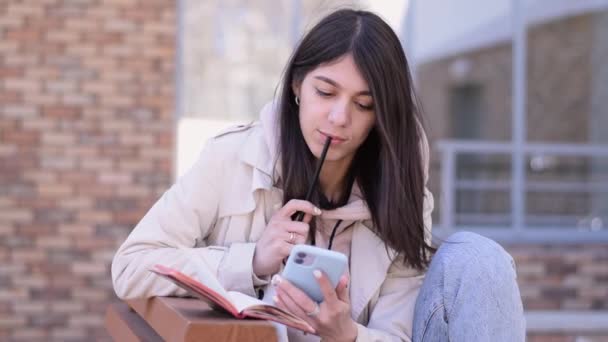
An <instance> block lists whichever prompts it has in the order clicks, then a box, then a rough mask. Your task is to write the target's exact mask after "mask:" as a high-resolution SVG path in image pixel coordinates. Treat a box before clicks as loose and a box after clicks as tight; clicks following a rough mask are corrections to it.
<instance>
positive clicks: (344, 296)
mask: <svg viewBox="0 0 608 342" xmlns="http://www.w3.org/2000/svg"><path fill="white" fill-rule="evenodd" d="M349 281H350V280H349V279H348V276H346V275H343V276H342V277H341V278H340V281H339V282H338V286H337V287H336V294H337V295H338V299H340V300H341V301H343V302H346V303H350V295H349V292H348V283H349Z"/></svg>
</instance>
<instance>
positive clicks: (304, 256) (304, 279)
mask: <svg viewBox="0 0 608 342" xmlns="http://www.w3.org/2000/svg"><path fill="white" fill-rule="evenodd" d="M347 266H348V258H347V257H346V255H344V254H342V253H338V252H335V251H330V250H327V249H324V248H319V247H315V246H309V245H295V246H294V247H293V248H292V249H291V253H290V254H289V258H288V259H287V263H286V264H285V268H284V269H283V273H281V276H282V277H283V278H284V279H287V280H289V281H290V282H291V283H292V284H294V285H295V286H296V287H298V288H299V289H300V290H302V291H303V292H304V293H306V294H307V295H308V297H310V298H311V299H312V300H314V301H316V302H317V303H320V302H322V301H323V293H322V292H321V287H320V286H319V282H318V281H317V278H315V276H314V275H313V273H312V272H313V271H314V270H320V271H322V272H323V273H325V274H326V275H327V277H328V278H329V281H330V282H331V285H332V286H333V288H334V289H335V288H336V286H338V282H339V281H340V277H341V276H342V275H343V274H344V272H345V271H346V267H347Z"/></svg>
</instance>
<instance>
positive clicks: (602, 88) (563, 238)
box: [0, 0, 608, 342]
mask: <svg viewBox="0 0 608 342" xmlns="http://www.w3.org/2000/svg"><path fill="white" fill-rule="evenodd" d="M344 6H347V7H355V8H362V9H368V10H372V11H375V12H376V13H378V14H379V15H380V16H382V17H383V18H385V19H386V21H387V22H388V23H389V24H390V25H391V26H392V27H393V28H394V30H395V31H396V32H397V33H398V35H399V36H400V38H401V40H402V43H403V46H404V49H405V50H406V54H407V56H408V58H409V61H410V64H411V66H412V72H413V75H414V78H415V82H416V87H417V91H418V96H419V97H420V100H421V103H422V105H423V107H424V121H425V126H426V130H427V134H428V135H429V138H430V142H431V148H432V152H431V153H432V159H431V178H430V183H429V186H430V188H431V190H432V192H433V193H434V195H435V199H436V209H435V211H434V228H433V231H434V233H435V234H436V235H437V237H438V238H439V239H441V238H442V237H445V236H447V235H449V234H451V233H452V232H454V231H458V230H471V231H476V232H479V233H481V234H483V235H485V236H488V237H490V238H492V239H494V240H496V241H498V242H499V243H500V244H501V245H503V246H504V247H505V248H506V249H507V250H508V251H509V252H510V253H511V254H512V255H513V257H514V259H515V261H516V262H517V273H518V282H519V285H520V289H521V293H522V297H523V302H524V308H525V310H526V317H527V320H528V337H529V338H528V340H529V341H539V342H540V341H542V342H544V341H559V342H561V341H573V342H574V341H577V342H583V341H608V135H606V134H605V131H606V129H607V128H608V62H607V61H608V1H606V0H603V1H601V0H576V1H575V0H494V1H491V2H488V1H482V0H460V1H450V0H442V1H440V0H424V1H422V0H418V1H415V0H409V1H408V0H400V1H399V0H385V1H371V0H369V1H363V0H361V1H321V0H299V1H298V0H282V1H271V0H252V1H243V0H230V1H220V0H181V1H166V0H162V1H161V0H145V1H144V0H3V1H0V340H3V341H4V340H7V341H34V340H53V341H68V340H74V341H83V340H106V339H108V335H107V334H106V333H105V331H104V327H103V323H104V321H103V320H104V316H103V315H104V311H105V309H106V307H107V305H108V304H109V303H111V302H113V301H116V298H115V296H114V293H113V291H112V287H111V281H110V273H109V265H110V262H111V259H112V256H113V253H114V251H115V250H116V249H117V247H118V246H119V244H120V243H121V242H122V241H123V240H124V239H125V238H126V236H127V235H128V233H129V232H130V230H131V229H132V228H133V227H134V226H135V224H136V223H137V222H138V221H139V219H140V218H141V217H142V216H143V214H144V213H145V212H146V211H147V209H148V208H149V207H150V206H151V205H152V204H153V203H154V201H155V200H156V199H157V198H158V197H159V196H160V195H161V194H162V193H163V192H164V191H165V190H166V189H167V188H168V187H169V186H170V185H171V184H172V182H174V180H175V178H176V177H178V176H179V175H180V174H182V173H183V172H184V171H185V170H186V169H187V168H188V167H189V166H190V165H191V164H192V162H193V161H194V159H195V158H196V155H197V153H198V152H199V150H200V147H201V146H202V144H203V143H204V141H205V140H206V139H207V138H208V137H210V136H212V135H213V134H214V133H215V132H217V131H218V130H220V129H222V128H224V127H225V126H227V125H230V124H234V123H244V122H250V121H252V120H255V119H256V118H257V116H258V112H259V110H260V109H261V107H262V106H263V105H264V104H265V103H266V102H267V101H269V100H270V99H271V98H272V97H273V94H274V91H275V88H276V86H277V84H278V82H279V78H280V76H281V72H282V68H283V67H284V65H285V63H286V61H287V59H288V57H289V54H290V52H291V50H292V48H293V47H294V45H295V44H297V41H298V39H299V37H301V35H302V34H303V33H304V32H306V30H307V29H308V28H310V27H312V25H314V24H315V23H316V22H317V20H319V18H321V17H322V16H323V15H325V14H327V13H329V12H330V11H332V10H335V9H337V8H341V7H344Z"/></svg>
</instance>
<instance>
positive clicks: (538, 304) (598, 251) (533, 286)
mask: <svg viewBox="0 0 608 342" xmlns="http://www.w3.org/2000/svg"><path fill="white" fill-rule="evenodd" d="M505 248H506V250H507V251H508V252H509V253H511V255H512V256H513V259H514V260H515V263H516V264H517V280H518V284H519V287H520V291H521V296H522V300H523V304H524V309H525V310H526V311H529V310H568V311H575V310H583V311H587V310H592V311H599V310H604V311H606V310H608V245H607V244H587V245H581V244H566V245H550V244H545V245H529V244H528V245H512V246H505Z"/></svg>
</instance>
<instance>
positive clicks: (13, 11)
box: [6, 2, 44, 17]
mask: <svg viewBox="0 0 608 342" xmlns="http://www.w3.org/2000/svg"><path fill="white" fill-rule="evenodd" d="M6 13H7V14H9V15H11V16H16V17H24V16H34V17H42V16H43V15H44V7H41V6H34V5H30V4H23V3H21V4H20V3H14V2H13V3H11V4H9V5H8V6H7V12H6Z"/></svg>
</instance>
